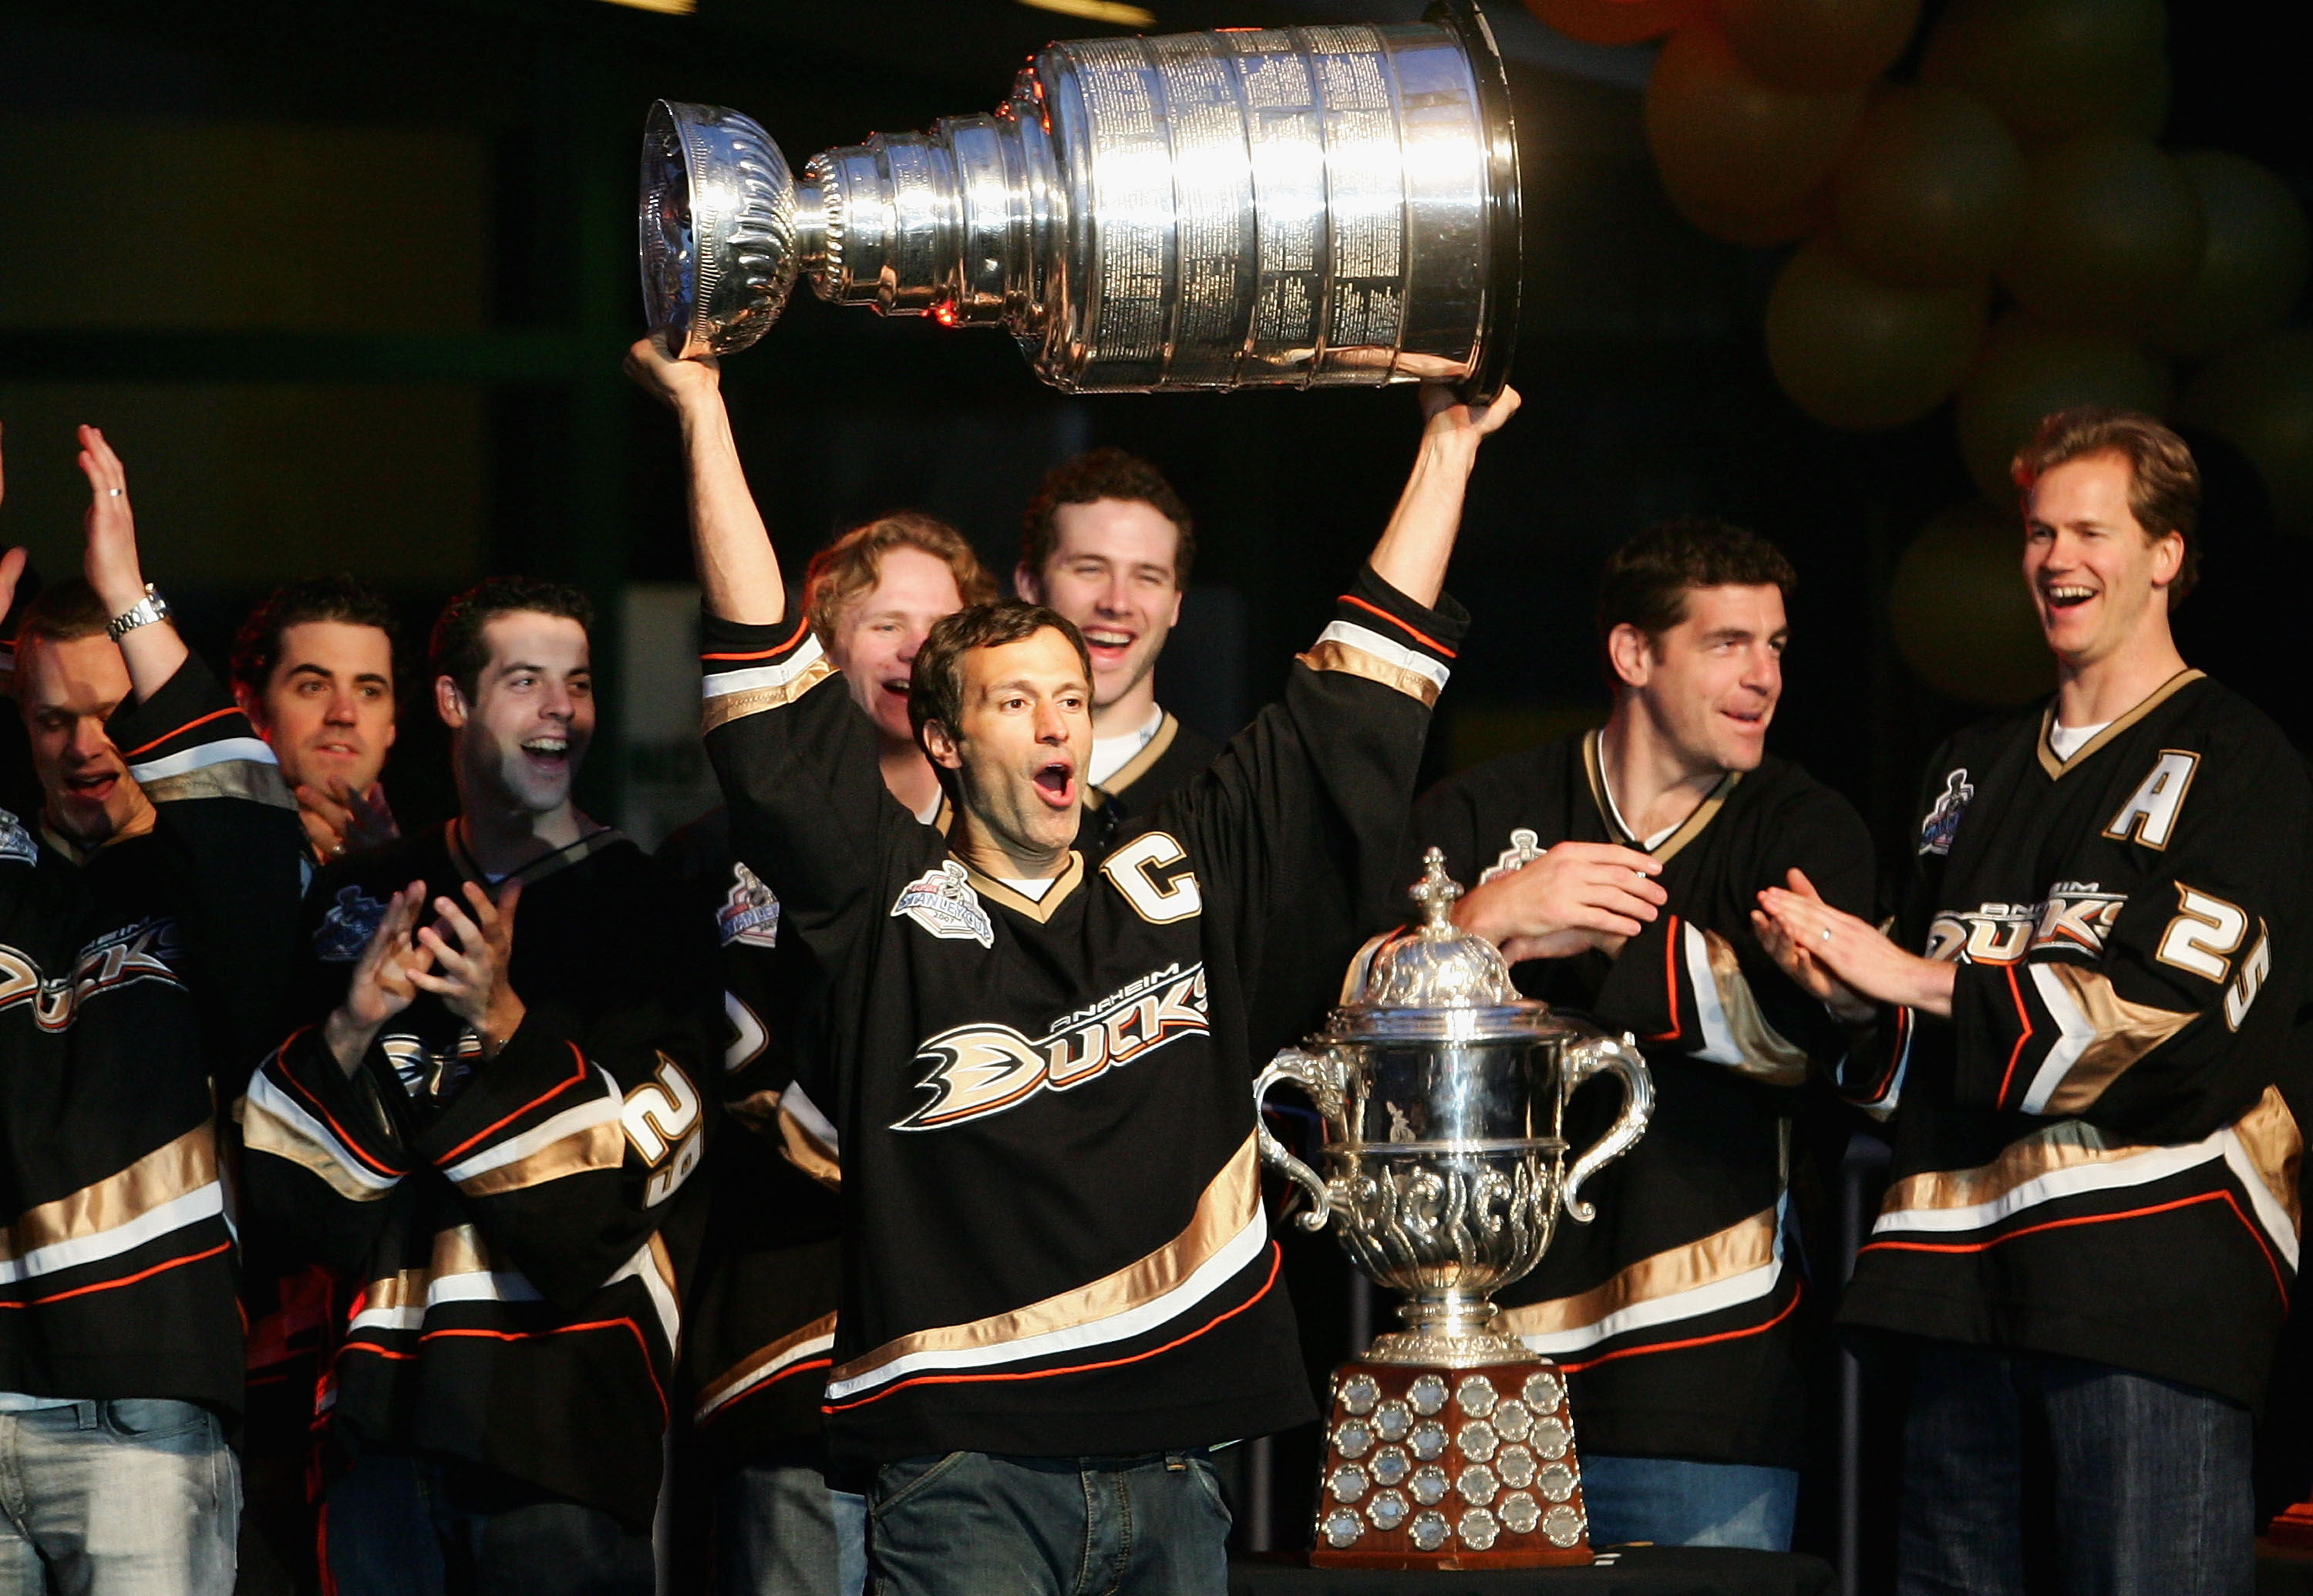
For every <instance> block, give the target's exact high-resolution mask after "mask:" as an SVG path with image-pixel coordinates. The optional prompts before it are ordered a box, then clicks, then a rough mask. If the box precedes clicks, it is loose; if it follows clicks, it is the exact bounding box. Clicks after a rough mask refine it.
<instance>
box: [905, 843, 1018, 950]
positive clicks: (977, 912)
mask: <svg viewBox="0 0 2313 1596" xmlns="http://www.w3.org/2000/svg"><path fill="white" fill-rule="evenodd" d="M903 914H904V915H906V916H907V917H908V918H909V919H910V920H912V921H915V922H916V923H917V924H918V925H919V926H921V927H923V928H924V930H928V931H929V932H931V934H932V935H933V936H935V937H938V938H941V939H945V940H947V941H951V942H977V943H979V944H980V945H981V947H982V948H993V947H995V946H996V927H995V924H994V923H993V922H992V921H989V918H988V911H987V910H985V909H983V908H981V906H980V895H979V894H978V893H976V892H974V891H972V883H971V882H969V881H967V880H965V879H964V871H963V866H962V865H960V864H958V863H956V862H955V860H952V859H948V860H941V861H940V862H939V864H937V866H935V867H934V868H933V869H928V870H926V871H925V872H924V873H923V874H922V875H920V876H919V877H916V878H915V879H914V880H913V881H910V882H909V883H908V884H907V886H903V887H901V889H900V898H899V901H898V902H897V903H895V904H893V905H892V918H893V919H894V920H897V919H899V918H900V917H901V915H903Z"/></svg>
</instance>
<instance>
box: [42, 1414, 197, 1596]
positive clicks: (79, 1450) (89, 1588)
mask: <svg viewBox="0 0 2313 1596" xmlns="http://www.w3.org/2000/svg"><path fill="white" fill-rule="evenodd" d="M240 1525H241V1465H240V1464H239V1463H238V1462H237V1461H236V1460H235V1459H234V1458H233V1449H232V1448H231V1447H229V1446H227V1445H226V1444H225V1439H224V1424H222V1423H221V1422H220V1421H219V1420H218V1418H217V1416H216V1415H215V1414H213V1413H211V1412H210V1411H209V1410H208V1409H207V1408H206V1407H203V1406H200V1405H198V1403H193V1402H175V1401H168V1400H163V1399H162V1398H143V1397H123V1398H115V1399H113V1400H111V1401H109V1402H75V1403H74V1404H72V1406H69V1407H36V1408H32V1409H30V1410H29V1411H25V1412H22V1413H0V1596H42V1593H43V1592H51V1591H52V1592H65V1593H66V1596H232V1591H233V1537H234V1534H235V1531H236V1530H238V1529H239V1528H240Z"/></svg>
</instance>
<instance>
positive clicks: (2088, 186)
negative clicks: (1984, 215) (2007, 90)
mask: <svg viewBox="0 0 2313 1596" xmlns="http://www.w3.org/2000/svg"><path fill="white" fill-rule="evenodd" d="M2026 167H2027V171H2028V172H2029V173H2030V180H2029V193H2030V198H2029V199H2028V201H2027V205H2026V208H2025V213H2024V231H2023V232H2022V233H2021V234H2019V235H2018V237H2017V240H2016V247H2015V249H2014V250H2013V251H2011V252H2010V254H2009V257H2008V259H2007V260H2006V261H2005V262H2004V263H2003V264H2002V265H2001V269H2000V280H2001V282H2002V283H2004V284H2006V285H2007V287H2008V291H2009V292H2010V293H2011V294H2013V295H2016V300H2017V303H2018V304H2021V305H2022V306H2023V307H2024V308H2025V309H2026V310H2028V311H2030V312H2031V313H2033V314H2034V315H2036V316H2037V317H2039V318H2040V319H2041V320H2042V321H2044V322H2051V323H2054V325H2057V326H2062V327H2081V328H2102V329H2105V330H2106V331H2114V332H2133V331H2139V330H2141V329H2142V328H2144V327H2145V326H2147V325H2149V324H2150V322H2152V320H2153V318H2154V317H2155V316H2157V315H2158V314H2159V312H2160V311H2161V310H2162V308H2163V307H2165V306H2166V305H2167V304H2168V303H2169V302H2170V301H2172V300H2175V299H2177V297H2179V296H2180V295H2183V294H2184V292H2185V289H2186V288H2187V287H2190V286H2191V284H2192V281H2193V275H2194V272H2195V271H2196V270H2197V269H2199V266H2200V261H2201V248H2202V241H2203V237H2204V236H2205V234H2206V223H2205V222H2204V221H2203V217H2202V215H2201V197H2200V195H2199V194H2197V193H2195V192H2194V189H2193V184H2192V181H2191V180H2189V179H2188V178H2186V177H2185V171H2184V168H2183V167H2181V166H2179V165H2178V164H2177V160H2176V157H2174V156H2172V155H2168V154H2163V153H2162V152H2161V151H2160V150H2159V148H2158V147H2157V146H2155V145H2154V144H2153V143H2152V141H2151V140H2150V139H2149V138H2146V137H2142V135H2140V134H2133V133H2089V134H2083V135H2082V136H2081V137H2078V138H2071V139H2066V140H2064V141H2063V142H2062V143H2061V144H2048V145H2037V146H2036V147H2035V148H2034V149H2033V151H2032V153H2031V154H2030V155H2029V156H2028V157H2027V161H2026Z"/></svg>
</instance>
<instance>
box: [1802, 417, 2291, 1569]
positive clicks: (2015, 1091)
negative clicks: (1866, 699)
mask: <svg viewBox="0 0 2313 1596" xmlns="http://www.w3.org/2000/svg"><path fill="white" fill-rule="evenodd" d="M2015 480H2016V483H2017V486H2018V489H2020V490H2021V494H2022V503H2023V521H2024V547H2023V575H2024V580H2025V585H2026V586H2027V588H2028V589H2029V591H2030V594H2031V598H2032V604H2033V607H2034V608H2035V609H2036V611H2037V612H2038V614H2039V619H2040V626H2041V630H2042V632H2043V634H2044V636H2045V638H2046V639H2047V643H2048V648H2049V650H2050V652H2052V653H2053V654H2054V656H2055V657H2056V670H2057V688H2056V692H2055V696H2054V698H2053V699H2051V700H2049V701H2045V702H2043V703H2040V704H2036V705H2035V706H2033V707H2032V708H2030V709H2028V710H2024V711H2022V712H2020V713H2018V714H2014V715H2010V716H2007V717H2003V718H2001V719H1996V720H1992V721H1990V722H1987V723H1985V724H1983V725H1981V726H1977V727H1971V728H1970V729H1968V730H1966V731H1963V732H1961V733H1960V734H1959V735H1958V736H1955V737H1954V738H1952V739H1951V740H1950V741H1949V742H1948V743H1947V744H1946V745H1944V747H1943V749H1942V750H1941V751H1940V752H1939V753H1938V754H1937V755H1936V757H1935V759H1934V761H1933V762H1932V763H1930V765H1929V767H1928V779H1927V781H1926V783H1925V784H1924V786H1923V788H1922V792H1921V798H1920V809H1919V816H1920V818H1919V821H1918V829H1917V831H1916V833H1915V834H1914V838H1913V850H1912V851H1913V861H1912V862H1913V869H1912V872H1911V879H1910V882H1909V885H1908V886H1907V888H1906V890H1905V891H1904V896H1903V899H1902V904H1901V908H1900V911H1899V915H1898V919H1897V923H1896V928H1895V937H1894V939H1892V940H1891V939H1889V938H1888V937H1886V936H1883V935H1882V934H1881V933H1880V931H1879V930H1878V928H1876V927H1875V926H1873V925H1872V924H1871V923H1870V922H1869V921H1867V920H1864V919H1861V918H1859V917H1857V916H1855V915H1852V914H1848V913H1842V912H1841V911H1840V910H1838V909H1836V908H1834V907H1833V906H1831V905H1830V904H1825V902H1824V901H1823V899H1822V898H1821V897H1819V896H1818V895H1817V894H1816V884H1814V883H1812V882H1810V881H1809V880H1808V879H1807V877H1805V876H1804V875H1803V874H1801V873H1800V872H1799V871H1797V870H1794V871H1792V872H1791V877H1790V883H1789V886H1788V887H1782V888H1770V889H1768V890H1765V891H1763V892H1762V893H1761V894H1760V895H1759V897H1760V906H1761V913H1760V917H1759V921H1758V924H1759V929H1760V931H1761V937H1762V940H1763V942H1764V943H1765V944H1766V946H1767V948H1768V950H1769V952H1770V953H1771V954H1772V955H1773V957H1775V958H1776V960H1777V962H1778V963H1780V964H1781V965H1782V966H1783V967H1784V968H1785V970H1787V971H1788V972H1789V973H1790V974H1791V975H1792V977H1793V978H1794V979H1796V980H1798V981H1799V983H1801V984H1802V985H1803V986H1805V987H1807V989H1808V990H1809V991H1811V992H1813V993H1814V994H1815V995H1816V997H1818V998H1820V999H1821V1000H1822V1001H1824V1002H1825V1004H1827V1005H1828V1006H1829V1007H1830V1008H1831V1010H1833V1011H1834V1013H1836V1014H1838V1015H1840V1016H1841V1017H1842V1018H1845V1019H1847V1020H1849V1021H1850V1022H1851V1023H1853V1024H1855V1025H1857V1026H1859V1027H1876V1029H1877V1034H1878V1035H1877V1042H1876V1045H1873V1046H1871V1047H1869V1048H1866V1047H1863V1046H1860V1045H1859V1046H1858V1047H1857V1048H1856V1049H1855V1050H1854V1051H1853V1052H1851V1054H1849V1056H1848V1058H1847V1060H1846V1062H1845V1063H1843V1064H1842V1067H1841V1069H1840V1071H1839V1076H1838V1079H1839V1084H1840V1086H1841V1087H1842V1089H1843V1090H1844V1091H1845V1092H1846V1093H1847V1094H1848V1095H1849V1096H1851V1098H1854V1099H1855V1100H1856V1101H1858V1102H1860V1103H1861V1104H1863V1105H1864V1106H1865V1107H1868V1108H1869V1109H1870V1110H1872V1111H1873V1112H1875V1113H1877V1114H1880V1115H1893V1116H1894V1119H1895V1182H1894V1184H1893V1185H1891V1186H1889V1187H1888V1189H1887V1195H1886V1200H1885V1202H1884V1203H1883V1204H1882V1205H1881V1208H1880V1212H1879V1217H1878V1221H1877V1222H1876V1223H1875V1224H1874V1225H1873V1227H1872V1231H1871V1237H1870V1239H1869V1241H1868V1242H1867V1243H1866V1244H1865V1246H1864V1248H1863V1249H1862V1254H1861V1256H1860V1257H1859V1258H1858V1260H1857V1263H1856V1269H1855V1276H1854V1281H1853V1283H1852V1284H1851V1286H1850V1288H1849V1291H1848V1294H1847V1300H1846V1304H1845V1307H1844V1309H1843V1310H1842V1318H1843V1319H1844V1320H1845V1322H1846V1323H1847V1324H1849V1325H1851V1326H1853V1327H1858V1328H1861V1329H1868V1330H1870V1331H1873V1332H1877V1333H1879V1334H1881V1335H1884V1336H1894V1337H1898V1338H1900V1339H1901V1343H1902V1344H1903V1345H1905V1346H1907V1347H1908V1348H1909V1350H1910V1351H1911V1352H1912V1354H1913V1363H1914V1370H1915V1371H1914V1375H1913V1387H1912V1400H1911V1409H1910V1413H1909V1415H1908V1417H1907V1420H1906V1423H1905V1431H1904V1491H1903V1519H1902V1530H1901V1543H1900V1575H1899V1584H1898V1588H1899V1589H1900V1590H1901V1591H1903V1592H1906V1596H1927V1593H1930V1592H1970V1593H1971V1596H2004V1593H2006V1592H2021V1591H2023V1590H2024V1589H2025V1569H2026V1566H2027V1561H2029V1560H2033V1559H2031V1558H2030V1557H2029V1556H2028V1555H2027V1548H2028V1547H2029V1544H2030V1542H2031V1541H2032V1540H2033V1539H2034V1538H2035V1536H2036V1533H2037V1532H2039V1531H2040V1530H2042V1528H2043V1527H2044V1526H2045V1530H2048V1531H2050V1532H2052V1534H2053V1541H2054V1545H2053V1548H2050V1550H2051V1551H2052V1553H2053V1557H2052V1561H2053V1565H2054V1568H2055V1569H2056V1571H2057V1573H2058V1575H2059V1584H2060V1586H2061V1588H2062V1589H2063V1590H2065V1591H2067V1592H2091V1591H2093V1592H2119V1593H2124V1596H2125V1593H2129V1592H2142V1593H2143V1596H2152V1593H2154V1592H2159V1593H2160V1596H2177V1593H2180V1592H2210V1593H2211V1596H2214V1593H2216V1592H2241V1591H2247V1590H2248V1589H2250V1588H2251V1587H2252V1586H2253V1585H2254V1584H2255V1583H2256V1568H2255V1553H2254V1537H2255V1532H2256V1527H2255V1523H2254V1520H2253V1512H2254V1504H2253V1497H2252V1493H2251V1488H2250V1481H2249V1453H2250V1431H2251V1415H2252V1414H2253V1412H2254V1410H2255V1408H2256V1405H2257V1403H2258V1401H2259V1399H2260V1398H2261V1396H2262V1393H2263V1388H2264V1384H2265V1373H2266V1369H2267V1366H2268V1364H2269V1363H2270V1362H2271V1359H2272V1356H2273V1345H2274V1341H2275V1338H2276V1336H2278V1334H2279V1332H2280V1329H2281V1325H2282V1318H2283V1316H2284V1315H2285V1314H2286V1312H2287V1310H2288V1303H2289V1292H2290V1290H2291V1285H2292V1283H2293V1282H2294V1280H2295V1278H2296V1274H2297V1257H2298V1219H2297V1163H2298V1155H2299V1152H2300V1148H2301V1146H2302V1142H2301V1138H2300V1134H2299V1130H2298V1126H2297V1124H2296V1122H2295V1120H2294V1118H2293V1117H2292V1115H2291V1112H2290V1108H2289V1105H2288V1102H2287V1101H2286V1100H2285V1098H2284V1097H2283V1093H2284V1091H2285V1090H2293V1089H2295V1087H2296V1086H2297V1084H2298V1080H2297V1075H2298V1071H2299V1070H2300V1067H2301V1066H2300V1065H2299V1064H2297V1063H2295V1061H2294V1060H2293V1059H2292V1057H2291V1048H2290V1035H2291V1027H2292V1026H2293V1024H2294V1022H2295V1019H2296V1016H2297V1006H2298V1001H2299V998H2300V991H2301V980H2300V971H2301V967H2302V966H2303V964H2304V948H2303V944H2304V940H2305V936H2306V930H2305V919H2304V915H2305V892H2306V885H2307V881H2306V877H2307V865H2308V859H2309V850H2308V847H2307V840H2308V839H2307V816H2308V810H2309V798H2313V793H2309V789H2308V784H2307V780H2306V772H2305V765H2304V762H2303V760H2302V759H2301V758H2300V756H2299V754H2297V752H2296V751H2295V750H2294V749H2293V748H2291V746H2290V745H2289V742H2288V740H2287V739H2286V738H2285V737H2284V736H2282V733H2281V730H2280V728H2279V727H2276V726H2274V725H2273V722H2272V721H2271V720H2269V719H2266V718H2265V715H2263V714H2262V713H2260V712H2259V711H2258V710H2256V709H2254V708H2252V707H2251V706H2250V705H2249V704H2248V703H2247V701H2245V700H2243V699H2241V698H2239V697H2238V696H2236V695H2235V694H2233V693H2231V692H2228V691H2226V690H2225V689H2224V688H2222V687H2221V686H2219V685H2218V684H2217V683H2214V682H2212V681H2210V680H2209V679H2208V678H2207V677H2206V676H2204V675H2202V674H2201V673H2200V672H2199V671H2196V670H2194V669H2192V668H2190V667H2189V666H2186V665H2185V661H2184V659H2183V658H2182V657H2181V656H2179V655H2178V653H2177V645H2176V642H2175V640H2174V639H2173V638H2172V636H2171V634H2170V631H2169V624H2168V615H2169V612H2170V610H2171V609H2173V608H2174V607H2175V605H2176V604H2177V603H2178V602H2179V601H2180V600H2182V599H2183V597H2184V595H2185V592H2186V591H2187V589H2189V588H2190V586H2192V582H2193V578H2194V571H2195V566H2196V563H2197V557H2198V552H2199V551H2198V549H2197V546H2196V543H2195V538H2196V528H2195V523H2196V520H2197V514H2198V507H2199V498H2200V477H2199V472H2197V471H2196V470H2195V468H2194V463H2193V457H2192V454H2191V453H2190V452H2189V451H2188V450H2187V449H2186V448H2185V444H2184V442H2183V440H2182V439H2180V438H2178V437H2177V435H2176V434H2175V433H2173V432H2171V431H2169V430H2168V428H2166V427H2163V426H2162V425H2160V423H2159V422H2158V421H2155V420H2153V419H2151V418H2150V417H2147V416H2140V415H2133V414H2130V413H2127V412H2124V411H2116V410H2103V409H2090V408H2083V409H2078V410H2063V411H2059V412H2058V413H2056V414H2054V415H2053V416H2050V417H2048V418H2047V419H2045V420H2044V421H2043V422H2042V423H2041V424H2040V427H2039V429H2038V431H2037V432H2036V435H2035V436H2034V437H2033V439H2032V441H2031V442H2030V443H2029V444H2028V445H2026V447H2025V448H2024V450H2023V452H2022V453H2021V454H2018V456H2017V457H2016V462H2015ZM2035 1503H2040V1504H2039V1505H2035Z"/></svg>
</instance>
